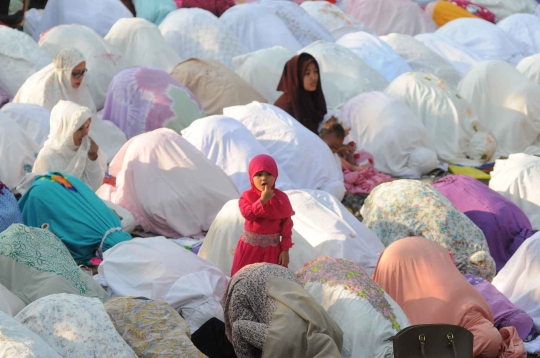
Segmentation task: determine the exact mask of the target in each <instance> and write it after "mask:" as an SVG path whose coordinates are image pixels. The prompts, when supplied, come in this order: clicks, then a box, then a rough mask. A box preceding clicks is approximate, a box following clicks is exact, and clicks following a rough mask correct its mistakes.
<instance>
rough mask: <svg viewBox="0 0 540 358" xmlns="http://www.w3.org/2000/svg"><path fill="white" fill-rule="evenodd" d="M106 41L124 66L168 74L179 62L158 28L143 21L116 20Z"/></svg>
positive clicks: (178, 58)
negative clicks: (121, 57) (125, 64)
mask: <svg viewBox="0 0 540 358" xmlns="http://www.w3.org/2000/svg"><path fill="white" fill-rule="evenodd" d="M105 41H107V42H108V43H109V45H111V46H113V47H116V48H117V49H118V50H119V51H120V52H121V53H123V54H124V58H125V60H126V62H127V63H128V64H129V65H130V66H133V67H136V66H150V67H157V68H161V69H162V70H165V71H167V72H171V71H172V69H173V68H174V67H175V66H176V65H178V63H179V62H181V61H182V59H181V58H180V56H178V55H177V54H176V52H174V50H173V48H172V47H171V45H169V43H168V42H167V41H165V39H164V38H163V35H161V32H159V29H158V28H157V26H156V25H154V24H153V23H151V22H150V21H148V20H145V19H141V18H124V19H120V20H118V21H117V22H116V23H115V24H114V26H113V27H111V30H110V31H109V33H108V34H107V36H105Z"/></svg>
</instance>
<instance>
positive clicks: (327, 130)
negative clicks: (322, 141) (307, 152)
mask: <svg viewBox="0 0 540 358" xmlns="http://www.w3.org/2000/svg"><path fill="white" fill-rule="evenodd" d="M319 134H320V136H321V137H325V136H327V135H334V136H336V137H337V138H339V139H345V129H344V128H343V126H342V125H341V124H339V123H336V122H333V123H327V124H325V125H324V126H323V127H322V128H321V131H320V132H319Z"/></svg>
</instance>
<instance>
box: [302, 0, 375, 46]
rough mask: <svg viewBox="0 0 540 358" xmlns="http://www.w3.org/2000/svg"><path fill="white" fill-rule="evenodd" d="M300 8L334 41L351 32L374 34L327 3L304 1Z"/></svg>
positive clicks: (358, 21)
mask: <svg viewBox="0 0 540 358" xmlns="http://www.w3.org/2000/svg"><path fill="white" fill-rule="evenodd" d="M300 6H302V8H303V9H304V10H306V11H307V12H308V13H309V14H310V15H311V16H312V17H313V18H314V19H315V20H317V21H318V22H320V23H321V24H322V25H323V26H324V27H326V29H327V30H328V31H329V32H330V33H331V34H332V36H333V37H334V39H335V40H339V39H340V38H341V37H342V36H343V35H345V34H349V33H351V32H359V31H364V32H367V33H369V34H375V32H373V30H371V29H370V28H369V27H368V26H367V25H366V24H364V23H363V22H362V21H360V20H358V19H355V18H354V17H352V16H351V15H349V14H347V13H345V12H344V11H343V10H341V9H340V8H339V7H338V6H336V5H334V4H332V3H329V2H328V1H304V2H303V3H302V4H301V5H300Z"/></svg>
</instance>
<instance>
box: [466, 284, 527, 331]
mask: <svg viewBox="0 0 540 358" xmlns="http://www.w3.org/2000/svg"><path fill="white" fill-rule="evenodd" d="M463 276H465V278H466V279H467V280H468V281H469V283H470V284H471V285H473V286H474V288H475V289H476V291H478V293H480V294H481V295H482V296H483V297H484V298H485V299H486V301H487V303H488V305H489V307H490V308H491V312H492V313H493V321H494V325H495V327H496V328H497V329H501V328H504V327H516V330H517V331H518V335H519V337H520V338H521V339H525V338H527V336H528V335H529V333H531V331H532V328H533V320H532V318H531V316H530V315H529V314H528V313H527V312H525V311H523V310H522V309H520V308H518V307H517V306H515V305H514V304H513V303H512V302H511V301H510V300H509V299H508V298H507V297H506V296H505V295H504V294H502V293H501V292H500V291H499V290H497V288H496V287H495V286H493V285H492V284H491V283H490V282H489V281H486V280H484V279H483V278H481V277H477V276H474V275H471V274H465V275H463Z"/></svg>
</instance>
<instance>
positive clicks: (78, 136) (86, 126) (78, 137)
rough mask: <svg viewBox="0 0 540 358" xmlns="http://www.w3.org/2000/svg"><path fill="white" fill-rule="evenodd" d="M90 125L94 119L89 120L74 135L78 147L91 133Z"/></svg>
mask: <svg viewBox="0 0 540 358" xmlns="http://www.w3.org/2000/svg"><path fill="white" fill-rule="evenodd" d="M90 123H92V118H88V120H86V122H84V124H83V125H82V126H81V128H79V129H77V131H75V133H73V143H75V145H76V146H77V147H78V146H80V145H81V143H82V140H83V138H84V137H86V136H87V135H88V132H90Z"/></svg>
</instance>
